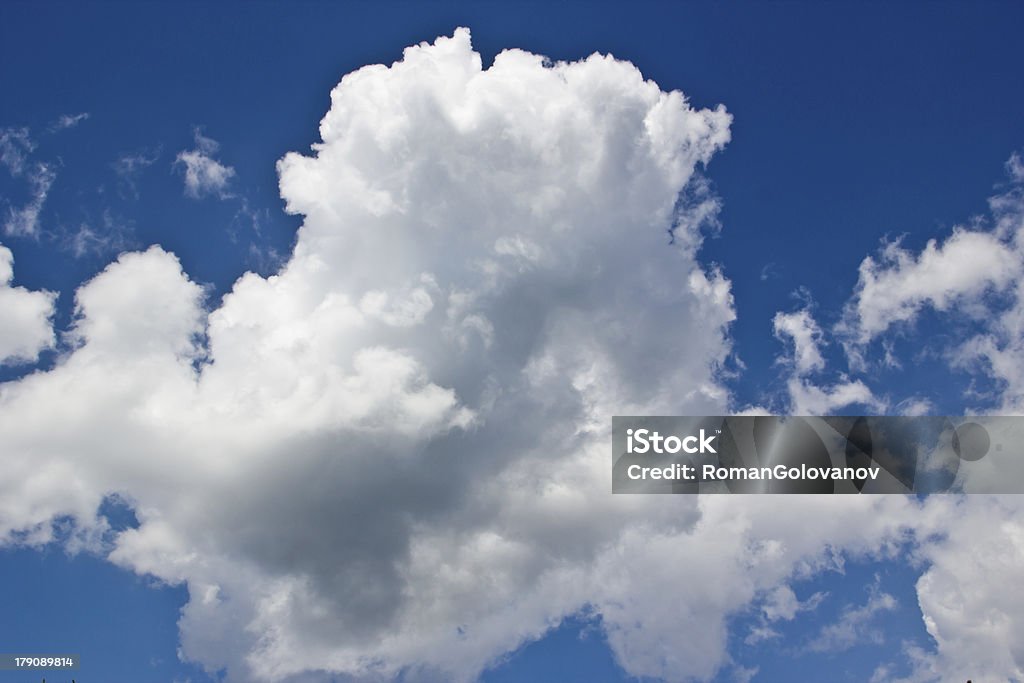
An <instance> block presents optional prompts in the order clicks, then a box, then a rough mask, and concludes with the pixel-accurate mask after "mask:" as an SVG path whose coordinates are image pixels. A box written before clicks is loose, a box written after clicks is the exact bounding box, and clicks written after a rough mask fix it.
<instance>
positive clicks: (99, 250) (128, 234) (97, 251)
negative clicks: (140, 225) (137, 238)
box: [62, 209, 133, 258]
mask: <svg viewBox="0 0 1024 683" xmlns="http://www.w3.org/2000/svg"><path fill="white" fill-rule="evenodd" d="M132 235H133V230H132V224H131V222H129V221H125V220H124V219H122V218H118V217H115V216H114V214H113V212H112V211H111V210H110V209H104V210H103V213H102V214H101V215H100V218H99V220H98V221H94V222H90V223H84V222H83V223H81V224H80V225H79V226H78V229H77V230H75V231H74V232H70V231H69V232H68V233H67V234H66V235H65V237H64V238H63V241H62V246H63V247H64V248H65V249H67V250H68V251H70V252H71V253H72V254H73V255H74V257H75V258H84V257H86V256H90V255H108V254H111V253H117V252H119V251H122V250H124V249H126V248H127V247H128V246H129V244H131V242H132Z"/></svg>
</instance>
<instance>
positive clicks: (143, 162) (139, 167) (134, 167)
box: [112, 148, 187, 199]
mask: <svg viewBox="0 0 1024 683" xmlns="http://www.w3.org/2000/svg"><path fill="white" fill-rule="evenodd" d="M159 158H160V149H159V148H158V149H156V150H154V151H148V150H141V151H139V152H136V153H133V154H122V155H121V156H119V157H118V158H117V159H116V160H115V161H114V163H113V164H112V166H113V168H114V173H116V174H117V178H118V191H119V192H120V193H121V195H122V196H125V195H127V196H131V197H134V198H135V199H138V197H139V190H138V185H137V183H138V179H139V175H140V174H141V173H142V171H144V170H145V169H147V168H149V167H150V166H152V165H153V164H154V163H156V161H157V159H159ZM186 176H187V173H186Z"/></svg>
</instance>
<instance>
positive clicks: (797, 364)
mask: <svg viewBox="0 0 1024 683" xmlns="http://www.w3.org/2000/svg"><path fill="white" fill-rule="evenodd" d="M772 326H773V328H774V331H775V337H776V338H777V339H779V340H781V341H783V342H785V341H787V340H791V341H792V343H793V346H792V350H791V352H790V354H791V355H790V356H781V357H780V358H779V361H780V362H782V363H783V364H784V365H786V366H787V367H789V368H790V371H789V375H790V376H789V378H788V379H787V381H786V389H787V392H788V395H789V396H788V398H789V406H788V412H789V413H791V414H793V415H828V414H830V413H833V412H835V411H836V410H838V409H840V408H844V407H846V406H850V405H855V404H861V405H865V406H868V407H870V408H871V409H873V410H877V411H878V412H884V410H885V407H886V406H885V402H884V401H883V400H881V399H879V398H877V397H876V396H875V395H874V394H873V393H872V391H871V389H870V388H869V387H868V386H867V385H866V384H864V382H862V381H861V380H859V379H858V380H851V379H850V378H849V377H847V376H846V375H841V376H840V377H839V379H838V381H836V382H834V383H832V384H831V385H821V384H819V383H817V382H816V381H813V380H810V379H808V376H809V375H812V374H814V373H819V372H821V371H823V370H825V368H826V364H825V359H824V357H823V356H822V354H821V347H822V346H823V345H824V344H825V341H824V334H823V332H822V330H821V327H819V325H818V323H817V322H816V321H815V320H814V318H813V316H811V312H810V308H809V307H808V308H804V309H801V310H799V311H795V312H793V313H782V312H781V311H780V312H778V313H776V314H775V317H774V318H773V320H772Z"/></svg>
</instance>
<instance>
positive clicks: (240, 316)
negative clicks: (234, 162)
mask: <svg viewBox="0 0 1024 683" xmlns="http://www.w3.org/2000/svg"><path fill="white" fill-rule="evenodd" d="M729 124H730V116H729V115H728V114H727V113H726V112H725V111H724V109H716V110H698V109H693V108H692V107H690V106H689V105H688V103H687V102H686V100H685V98H684V97H683V96H682V94H681V93H678V92H671V93H666V92H662V91H661V90H660V89H659V88H658V87H657V85H655V84H654V83H651V82H648V81H644V79H643V78H642V76H641V75H640V73H639V72H638V71H637V70H636V68H634V67H633V66H632V65H630V64H627V63H624V62H619V61H616V60H614V59H612V58H609V57H603V56H600V55H595V56H593V57H591V58H588V59H586V60H583V61H581V62H576V63H558V64H546V63H545V61H544V59H543V58H542V57H539V56H536V55H532V54H528V53H526V52H521V51H516V50H512V51H508V52H504V53H502V54H501V55H499V56H498V57H497V58H496V59H495V62H494V64H493V65H492V66H490V67H489V68H488V69H486V70H485V69H483V68H482V64H481V60H480V56H479V55H478V54H476V53H475V52H473V50H472V49H471V46H470V41H469V34H468V32H467V31H465V30H460V31H457V32H456V33H455V34H454V35H453V36H452V37H451V38H441V39H439V40H438V41H437V42H436V43H435V44H433V45H427V44H423V45H420V46H416V47H412V48H409V49H408V50H406V52H405V55H404V58H403V60H402V61H401V62H398V63H396V64H394V65H392V66H391V67H384V66H372V67H367V68H365V69H361V70H359V71H358V72H355V73H353V74H349V75H348V76H346V77H345V78H344V79H343V80H342V82H341V83H340V84H339V85H338V87H337V88H336V89H335V90H334V92H333V93H332V106H331V109H330V111H329V112H328V114H327V115H326V116H325V118H324V120H323V122H322V124H321V136H322V138H323V140H322V142H321V143H318V144H317V145H315V147H314V154H313V155H312V156H303V155H299V154H290V155H288V156H286V157H285V158H284V159H283V160H282V161H281V162H280V164H279V171H280V177H281V193H282V196H283V197H284V199H285V201H286V203H287V207H288V210H289V211H292V212H296V213H301V214H302V215H304V217H305V218H304V223H303V225H302V227H301V229H300V232H299V235H298V240H297V243H296V246H295V249H294V253H293V255H292V257H291V259H290V260H289V262H288V263H287V264H286V265H285V266H284V268H283V269H282V270H281V271H280V273H278V274H277V275H274V276H271V277H269V278H262V277H259V276H257V275H254V274H247V275H245V276H244V277H242V278H240V279H239V280H238V282H236V283H235V286H234V288H233V289H232V291H231V292H230V293H229V294H228V295H227V296H225V297H224V299H223V302H222V304H221V305H220V306H219V307H217V308H215V309H213V310H208V309H207V308H206V307H205V306H204V292H203V290H202V288H201V287H199V286H197V285H196V284H195V283H193V282H191V281H190V280H189V278H188V276H187V275H186V274H185V273H184V272H183V271H182V269H181V266H180V264H179V263H178V261H177V259H176V258H175V257H174V256H173V255H172V254H169V253H167V252H165V251H163V250H162V249H160V248H158V247H154V248H151V249H149V250H148V251H146V252H143V253H132V254H125V255H122V256H121V257H120V258H119V259H118V260H117V261H116V262H115V263H113V264H111V265H110V266H109V267H108V268H107V269H106V270H104V271H103V272H102V273H100V274H99V275H98V276H96V277H95V278H94V279H93V280H91V281H90V282H88V283H86V284H85V285H83V286H82V287H81V288H80V289H79V291H78V292H77V295H76V321H75V323H74V325H73V327H72V329H71V330H69V334H68V339H69V342H70V343H71V349H70V350H69V351H67V352H66V353H64V354H63V355H62V357H61V358H60V359H59V361H58V363H57V365H56V367H55V368H53V369H52V370H50V371H47V372H42V373H36V374H33V375H30V376H28V377H25V378H24V379H21V380H19V381H17V382H10V383H8V384H7V385H5V386H4V391H3V393H2V396H0V401H2V406H0V442H2V443H3V444H4V445H5V454H6V457H7V459H8V460H10V463H9V464H8V465H7V466H6V467H5V468H4V473H3V474H2V475H0V476H2V477H4V478H3V480H2V481H0V487H2V492H3V496H2V499H3V500H4V501H5V503H6V506H5V508H4V510H3V515H2V516H0V523H2V525H3V528H2V531H3V533H5V534H6V535H7V536H8V538H11V539H19V538H29V539H30V540H32V541H42V540H45V539H46V538H48V534H49V524H50V520H51V519H53V518H54V517H55V516H63V515H70V516H73V517H74V518H76V519H77V520H78V522H79V524H80V525H82V526H83V527H86V528H88V527H89V526H90V524H91V525H92V526H93V527H94V528H101V527H102V526H103V522H102V520H96V519H95V515H96V510H97V507H98V505H99V503H100V502H101V500H102V498H103V496H105V495H107V494H110V493H113V492H117V493H119V494H121V495H122V496H123V497H124V498H125V499H127V500H129V501H131V502H132V504H133V505H134V506H135V508H136V513H137V516H138V518H139V520H140V522H141V525H140V527H139V528H138V529H135V530H129V531H126V532H124V533H122V534H120V535H119V536H117V537H116V540H115V541H114V546H113V549H112V552H111V553H110V558H111V559H112V560H113V561H115V562H117V563H120V564H122V565H123V566H126V567H130V568H132V569H134V570H136V571H138V572H147V573H151V574H153V575H155V576H158V577H160V578H162V579H164V580H167V581H173V582H186V583H187V585H188V587H189V591H190V601H189V604H188V605H187V607H186V608H185V610H184V613H183V616H182V620H181V624H180V625H181V631H182V649H183V653H184V654H185V655H186V656H187V657H190V658H193V659H196V660H198V661H200V662H201V663H203V664H204V665H205V666H208V667H210V668H214V669H215V668H219V667H222V666H226V667H228V669H229V671H230V672H231V674H232V675H233V676H235V677H237V678H238V679H239V680H253V679H257V678H268V679H280V678H283V677H287V676H289V675H298V674H299V673H300V672H302V671H304V670H307V669H325V670H331V671H338V672H346V673H350V674H353V675H357V676H364V675H371V674H391V673H395V672H397V671H399V670H401V669H411V670H419V671H421V672H424V675H428V674H429V672H434V674H437V675H439V676H442V677H444V678H470V677H472V676H474V675H475V674H476V673H478V672H479V671H480V670H481V669H482V668H483V667H485V666H486V665H488V664H489V663H491V662H494V661H496V658H499V657H501V656H502V655H503V654H505V653H507V652H508V651H509V650H511V649H514V648H515V647H517V646H518V645H519V644H520V643H522V642H523V641H524V640H527V639H530V638H535V637H538V636H540V635H541V634H543V633H544V632H545V630H547V629H548V628H550V627H551V626H552V625H554V624H555V623H557V622H558V620H559V619H561V618H562V617H563V616H565V615H567V614H571V613H574V612H576V611H578V610H580V609H583V608H584V607H585V606H587V605H590V604H598V603H601V602H602V601H606V600H607V599H608V597H607V596H614V595H616V594H617V593H621V592H622V591H625V590H627V589H626V588H625V587H623V586H620V587H618V588H615V587H614V586H610V587H608V588H606V589H602V590H601V591H596V590H590V589H588V588H587V587H588V586H592V585H593V584H594V578H595V576H596V574H595V571H596V570H595V567H597V566H601V567H603V566H606V565H608V566H609V567H610V569H609V572H610V571H611V568H612V567H616V566H617V567H618V571H624V570H625V569H626V567H627V566H628V562H629V560H628V559H626V558H621V557H620V559H618V560H616V559H615V558H616V554H615V551H614V550H610V549H613V548H616V547H617V546H618V545H619V544H621V543H623V542H624V540H623V539H628V538H630V537H631V534H629V533H627V532H626V531H625V530H626V529H627V528H631V527H632V526H633V525H634V524H636V521H635V520H634V518H633V514H634V513H637V511H639V510H642V511H643V512H642V514H638V516H637V518H638V519H640V520H641V521H642V523H643V524H651V525H653V527H652V528H653V529H654V530H656V532H657V533H659V534H662V535H665V534H668V535H673V534H681V533H684V531H685V529H686V528H688V527H689V526H690V525H691V524H692V522H693V521H694V520H695V518H696V511H695V509H694V501H692V500H678V501H676V502H675V503H673V505H672V506H671V507H670V508H668V509H666V508H664V507H663V506H659V505H658V504H657V503H656V501H654V500H651V499H644V498H632V499H631V498H619V499H612V497H611V495H610V467H609V464H610V463H609V462H608V452H607V444H608V443H609V441H608V438H607V437H608V431H609V428H610V417H611V415H612V414H613V413H615V412H619V411H623V412H637V413H642V412H666V413H686V412H693V413H707V412H712V413H713V412H721V411H723V410H725V408H726V402H727V394H726V392H725V390H724V389H723V388H722V386H721V385H720V383H719V382H718V381H717V380H716V376H715V368H716V366H717V365H718V364H719V363H721V362H722V361H723V360H724V358H725V356H726V355H727V354H728V352H729V343H728V337H727V332H726V328H727V326H728V324H729V322H730V321H731V320H732V319H733V317H734V313H733V307H732V298H731V294H730V286H729V282H728V281H727V280H726V279H725V278H724V277H722V276H721V275H720V274H719V273H717V272H715V271H713V270H706V269H705V268H703V267H702V266H701V265H700V264H699V263H698V262H697V260H696V257H695V251H696V249H697V247H698V245H699V242H700V234H699V229H700V228H699V225H698V223H699V220H697V219H696V218H699V217H700V216H701V215H708V214H709V213H713V211H714V206H715V205H714V200H713V199H705V201H704V203H701V204H699V205H686V206H680V205H679V204H678V202H677V199H678V197H679V194H680V191H681V190H682V189H683V188H684V187H685V186H686V185H687V183H688V182H690V180H691V178H693V177H694V173H695V171H696V169H697V168H698V166H700V165H702V164H704V163H706V162H707V161H708V160H709V159H710V158H711V156H712V155H713V154H714V153H715V152H716V151H717V150H718V149H720V148H721V147H722V146H724V145H725V144H726V142H727V141H728V139H729ZM200 151H203V150H200ZM207 156H208V155H207ZM181 163H183V164H184V165H185V168H186V179H188V178H189V175H188V171H189V169H190V168H191V167H190V166H189V164H188V159H187V158H183V159H182V160H181ZM196 179H197V182H198V180H199V177H198V176H196ZM673 231H674V233H675V234H674V235H673V234H671V233H672V232H673ZM673 237H674V238H675V239H672V238H673ZM624 563H625V564H624ZM602 575H609V574H608V572H602ZM724 598H725V599H724V602H723V603H722V606H721V609H726V608H728V606H729V605H731V604H733V602H734V598H733V597H732V596H731V595H730V596H724ZM613 611H614V610H613V606H612V605H611V604H609V605H608V607H607V613H608V615H609V616H608V623H609V624H610V625H611V627H613V628H614V627H615V625H616V623H617V622H616V620H615V618H613V616H612V615H613ZM623 618H626V617H625V616H623ZM691 618H692V616H691ZM623 633H624V632H623ZM638 638H639V636H637V635H635V634H633V635H629V634H625V633H624V635H621V636H616V642H617V643H619V642H622V643H624V642H627V641H628V642H639V640H638ZM652 643H653V644H651V645H648V646H645V647H646V648H647V650H651V648H654V649H656V648H657V647H658V645H657V639H656V638H655V640H654V641H652ZM719 645H721V643H719ZM651 651H653V650H651ZM620 654H621V656H622V658H623V661H624V663H625V664H626V665H627V666H634V665H635V666H641V664H637V663H636V662H642V658H639V659H637V658H634V657H632V656H631V655H630V654H629V652H628V651H626V650H622V651H621V653H620ZM634 660H635V661H634ZM723 661H725V656H724V651H723V650H722V649H721V648H720V647H719V649H717V650H716V649H709V650H707V651H706V652H704V653H703V659H702V660H701V661H699V662H695V663H694V664H693V668H692V669H687V668H685V667H684V668H683V669H679V670H678V671H675V672H672V671H667V670H666V671H665V672H663V673H666V674H671V675H672V676H673V677H677V678H678V677H685V676H687V675H688V674H689V673H693V672H702V671H708V670H713V669H714V668H716V667H717V666H719V665H720V664H721V663H722V662H723ZM648 666H649V665H647V664H643V668H645V669H646V668H647V667H648ZM431 675H432V674H431Z"/></svg>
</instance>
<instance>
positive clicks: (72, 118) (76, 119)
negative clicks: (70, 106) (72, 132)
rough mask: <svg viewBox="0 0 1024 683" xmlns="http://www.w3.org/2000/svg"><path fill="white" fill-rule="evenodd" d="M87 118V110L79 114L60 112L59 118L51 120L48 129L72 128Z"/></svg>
mask: <svg viewBox="0 0 1024 683" xmlns="http://www.w3.org/2000/svg"><path fill="white" fill-rule="evenodd" d="M88 118H89V112H82V113H80V114H62V115H61V116H60V118H58V119H57V120H56V121H54V122H53V124H52V125H51V126H50V130H53V131H58V130H67V129H68V128H74V127H75V126H77V125H78V124H80V123H81V122H82V121H85V120H86V119H88Z"/></svg>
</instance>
